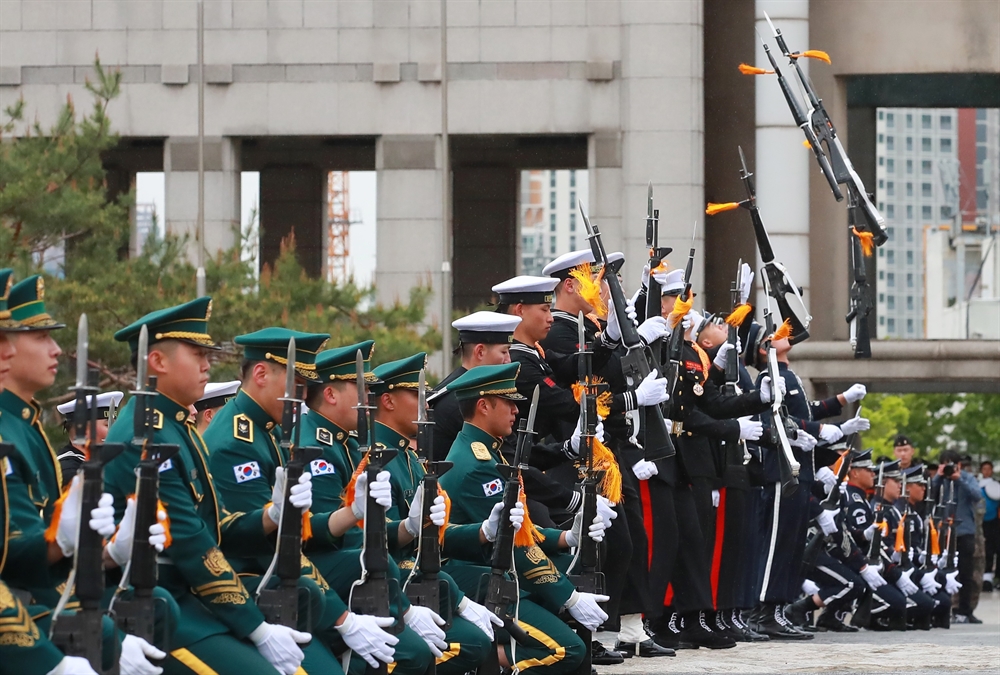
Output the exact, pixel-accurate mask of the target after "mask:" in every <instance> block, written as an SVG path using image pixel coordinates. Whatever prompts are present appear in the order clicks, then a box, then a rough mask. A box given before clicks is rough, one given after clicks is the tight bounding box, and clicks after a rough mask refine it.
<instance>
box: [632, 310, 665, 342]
mask: <svg viewBox="0 0 1000 675" xmlns="http://www.w3.org/2000/svg"><path fill="white" fill-rule="evenodd" d="M637 330H638V331H639V337H641V338H642V339H643V341H644V342H645V343H646V344H647V345H651V344H653V343H654V342H656V341H657V340H659V339H660V338H665V337H667V336H668V335H670V327H669V326H668V325H667V320H666V319H664V318H663V317H662V316H660V315H656V316H651V317H649V318H648V319H646V320H645V321H643V322H642V324H641V325H640V326H639V328H638V329H637Z"/></svg>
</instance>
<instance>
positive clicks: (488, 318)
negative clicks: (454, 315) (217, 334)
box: [451, 312, 521, 345]
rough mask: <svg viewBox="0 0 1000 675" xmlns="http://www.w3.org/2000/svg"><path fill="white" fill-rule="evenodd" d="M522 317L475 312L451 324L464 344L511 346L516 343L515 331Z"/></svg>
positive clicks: (460, 341)
mask: <svg viewBox="0 0 1000 675" xmlns="http://www.w3.org/2000/svg"><path fill="white" fill-rule="evenodd" d="M519 323H521V317H519V316H514V315H512V314H500V313H498V312H474V313H472V314H470V315H468V316H463V317H462V318H461V319H456V320H455V321H452V322H451V326H452V328H454V329H455V330H457V331H458V341H459V343H462V344H469V345H473V344H484V345H492V344H509V343H511V342H513V341H514V329H515V328H517V324H519Z"/></svg>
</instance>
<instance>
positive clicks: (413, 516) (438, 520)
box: [403, 485, 445, 537]
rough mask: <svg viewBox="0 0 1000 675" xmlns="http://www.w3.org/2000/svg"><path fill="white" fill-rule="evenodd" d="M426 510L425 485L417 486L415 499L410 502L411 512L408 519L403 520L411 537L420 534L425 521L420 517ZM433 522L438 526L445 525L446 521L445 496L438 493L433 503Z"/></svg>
mask: <svg viewBox="0 0 1000 675" xmlns="http://www.w3.org/2000/svg"><path fill="white" fill-rule="evenodd" d="M423 510H424V486H423V485H419V486H417V490H416V492H415V493H414V495H413V501H412V502H411V503H410V512H409V514H408V515H407V516H406V520H405V521H404V522H403V527H405V528H406V531H407V532H409V533H410V536H411V537H416V536H417V535H418V534H420V530H421V529H422V527H423V523H421V522H420V517H421V515H423ZM430 510H431V522H432V523H434V524H435V525H436V526H438V527H444V521H445V513H444V512H445V507H444V497H443V496H442V495H438V496H437V497H435V498H434V503H433V504H431V509H430Z"/></svg>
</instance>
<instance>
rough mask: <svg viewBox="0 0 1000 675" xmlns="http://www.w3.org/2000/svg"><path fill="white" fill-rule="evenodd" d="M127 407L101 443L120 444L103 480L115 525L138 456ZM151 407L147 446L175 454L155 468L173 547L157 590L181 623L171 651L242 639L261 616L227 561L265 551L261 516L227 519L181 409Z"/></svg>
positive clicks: (159, 400) (161, 402) (161, 404)
mask: <svg viewBox="0 0 1000 675" xmlns="http://www.w3.org/2000/svg"><path fill="white" fill-rule="evenodd" d="M134 405H135V399H134V398H133V399H131V400H130V401H129V402H128V403H127V404H126V405H125V407H124V408H123V409H122V411H121V414H120V415H119V422H118V423H116V424H115V425H114V426H113V427H112V428H111V430H110V432H109V433H108V439H107V440H108V442H109V443H125V444H126V450H125V452H123V453H122V454H121V455H119V456H118V457H117V458H115V459H114V460H113V461H112V462H111V463H110V464H109V465H108V466H107V467H106V469H105V472H104V481H105V483H104V484H105V490H106V491H107V492H109V493H111V494H112V495H113V496H114V499H115V510H116V512H117V513H116V518H118V519H120V518H121V516H122V514H123V512H124V510H125V503H126V499H127V497H128V496H129V495H131V494H133V493H134V492H135V481H136V477H135V468H136V466H138V464H139V459H140V455H141V448H140V447H137V446H134V445H132V444H131V441H132V425H131V423H130V422H131V420H132V407H133V406H134ZM153 407H154V410H155V412H154V420H153V426H154V429H155V432H154V437H153V440H154V442H156V443H170V444H176V445H178V446H179V447H180V452H179V453H177V454H176V455H175V456H174V457H173V458H171V459H170V460H168V461H166V462H164V464H163V465H162V466H161V467H160V502H161V503H162V504H163V507H164V509H165V510H166V512H167V516H168V517H169V518H170V534H171V538H172V543H171V545H170V546H169V547H168V548H166V549H165V550H164V551H163V553H162V554H161V556H160V557H159V562H160V565H159V569H158V572H159V585H160V586H161V587H163V588H165V589H167V590H168V591H169V592H170V594H171V595H172V596H173V597H174V599H175V600H177V603H178V605H179V606H180V610H181V617H182V620H181V621H180V623H179V626H178V629H177V631H176V633H175V634H174V636H173V642H172V644H171V647H172V648H174V649H176V648H180V647H186V646H188V645H190V644H192V643H194V642H196V641H198V640H200V639H202V638H205V637H209V636H211V635H218V634H222V633H233V634H234V635H235V636H236V637H238V638H246V637H247V636H248V635H249V634H250V633H251V632H253V630H254V629H256V628H257V627H258V626H260V624H261V623H263V621H264V615H263V614H261V612H260V610H259V609H258V608H257V606H256V605H255V604H254V602H253V600H252V599H251V597H250V594H249V593H248V592H247V590H246V588H245V587H244V585H243V582H242V581H241V580H240V578H239V576H238V575H237V574H236V571H235V570H234V569H233V567H232V566H231V565H230V563H229V561H228V560H227V555H228V556H233V557H245V556H252V555H255V554H256V553H258V552H260V551H261V550H266V549H268V548H271V547H272V545H271V544H270V543H269V541H268V539H267V537H265V535H264V526H263V521H262V519H263V512H262V510H259V509H258V510H256V511H252V512H250V513H239V512H236V513H231V512H229V511H228V510H227V509H226V507H225V505H224V503H223V501H222V499H221V498H220V497H219V496H218V495H217V494H216V491H215V487H214V485H213V482H212V475H211V474H210V473H209V470H208V448H207V447H206V446H205V443H204V441H203V440H202V438H201V435H200V434H199V433H198V430H197V429H196V428H195V427H194V424H193V421H191V420H189V416H188V410H187V408H185V407H184V406H182V405H180V404H178V403H176V402H175V401H173V400H171V399H169V398H168V397H166V396H164V395H163V394H158V395H157V397H156V398H155V399H154V402H153ZM122 420H124V421H122ZM220 547H221V548H220ZM223 550H224V551H225V552H223Z"/></svg>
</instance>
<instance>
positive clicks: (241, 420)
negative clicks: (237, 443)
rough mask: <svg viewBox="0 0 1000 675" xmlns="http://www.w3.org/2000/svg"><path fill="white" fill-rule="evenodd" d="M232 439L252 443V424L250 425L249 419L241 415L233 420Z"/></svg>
mask: <svg viewBox="0 0 1000 675" xmlns="http://www.w3.org/2000/svg"><path fill="white" fill-rule="evenodd" d="M233 438H238V439H240V440H241V441H246V442H247V443H253V424H251V423H250V418H249V417H247V416H246V415H244V414H243V413H240V414H239V415H237V416H236V417H234V418H233Z"/></svg>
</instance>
